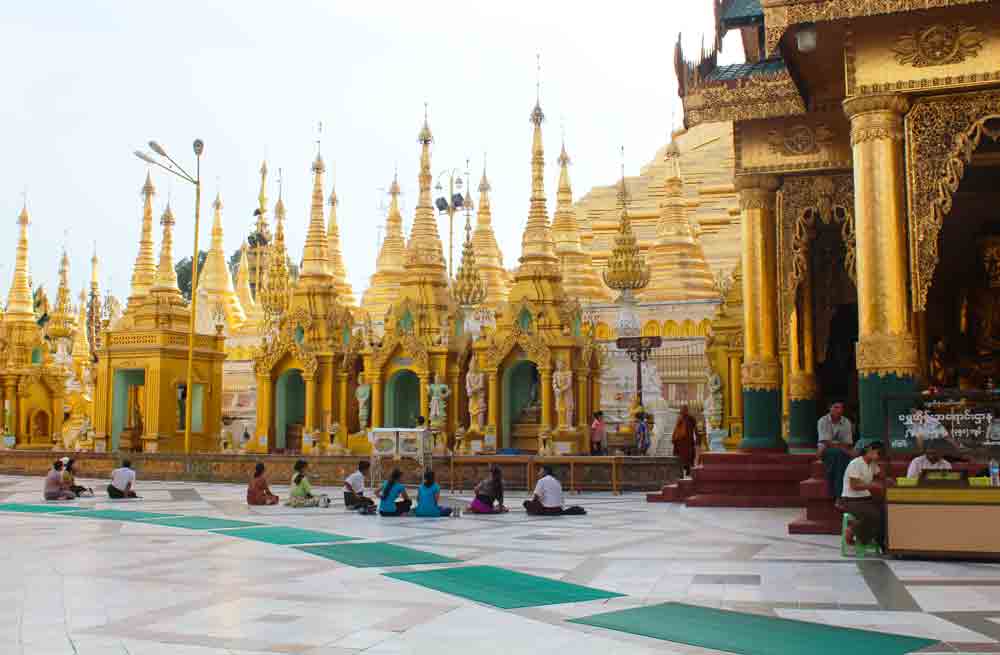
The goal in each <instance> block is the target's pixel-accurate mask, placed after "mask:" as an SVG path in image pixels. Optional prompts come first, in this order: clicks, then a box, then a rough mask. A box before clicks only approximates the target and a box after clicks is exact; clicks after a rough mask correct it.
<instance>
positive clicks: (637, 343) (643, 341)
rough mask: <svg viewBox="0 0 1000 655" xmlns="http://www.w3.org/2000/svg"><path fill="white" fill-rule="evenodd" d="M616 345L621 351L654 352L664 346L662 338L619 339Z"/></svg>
mask: <svg viewBox="0 0 1000 655" xmlns="http://www.w3.org/2000/svg"><path fill="white" fill-rule="evenodd" d="M615 345H616V346H618V348H619V349H620V350H652V349H653V348H659V347H660V346H661V345H663V339H661V338H660V337H618V339H617V340H615Z"/></svg>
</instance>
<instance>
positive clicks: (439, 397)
mask: <svg viewBox="0 0 1000 655" xmlns="http://www.w3.org/2000/svg"><path fill="white" fill-rule="evenodd" d="M427 392H428V394H430V408H429V410H428V411H429V412H430V416H429V417H428V418H429V419H430V424H431V425H432V426H440V425H444V423H445V421H447V420H448V397H449V396H451V389H449V388H448V385H447V384H445V383H444V382H442V381H441V374H440V373H439V374H437V375H435V376H434V382H433V383H431V384H429V385H427Z"/></svg>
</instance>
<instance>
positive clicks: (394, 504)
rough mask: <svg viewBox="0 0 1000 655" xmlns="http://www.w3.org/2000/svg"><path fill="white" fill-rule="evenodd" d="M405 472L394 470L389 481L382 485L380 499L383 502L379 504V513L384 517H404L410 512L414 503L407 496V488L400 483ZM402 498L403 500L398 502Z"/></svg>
mask: <svg viewBox="0 0 1000 655" xmlns="http://www.w3.org/2000/svg"><path fill="white" fill-rule="evenodd" d="M402 477H403V472H402V471H400V470H399V469H392V474H391V475H390V476H389V479H388V480H386V481H385V484H384V485H382V489H381V490H379V494H378V497H379V498H380V499H381V501H380V502H379V504H378V513H379V514H380V515H382V516H402V515H403V514H406V513H407V512H409V511H410V507H412V506H413V501H411V500H410V497H409V496H407V495H406V487H404V486H403V483H402V482H400V479H401V478H402ZM400 497H402V500H396V499H397V498H400Z"/></svg>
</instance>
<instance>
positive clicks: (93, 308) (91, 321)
mask: <svg viewBox="0 0 1000 655" xmlns="http://www.w3.org/2000/svg"><path fill="white" fill-rule="evenodd" d="M99 277H100V263H99V262H98V260H97V242H96V241H95V242H94V254H93V256H92V257H91V258H90V297H89V298H88V299H87V341H89V342H90V352H91V353H94V352H96V351H97V347H98V345H100V344H99V342H100V333H101V286H100V282H99Z"/></svg>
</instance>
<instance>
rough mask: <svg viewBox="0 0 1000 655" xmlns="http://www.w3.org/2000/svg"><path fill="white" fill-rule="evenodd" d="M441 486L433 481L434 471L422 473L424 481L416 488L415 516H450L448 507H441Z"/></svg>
mask: <svg viewBox="0 0 1000 655" xmlns="http://www.w3.org/2000/svg"><path fill="white" fill-rule="evenodd" d="M440 499H441V487H440V486H439V485H438V483H437V482H435V481H434V471H427V472H426V473H424V483H423V484H422V485H420V488H419V489H417V516H424V517H435V518H436V517H441V516H451V508H450V507H441V504H440Z"/></svg>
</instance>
